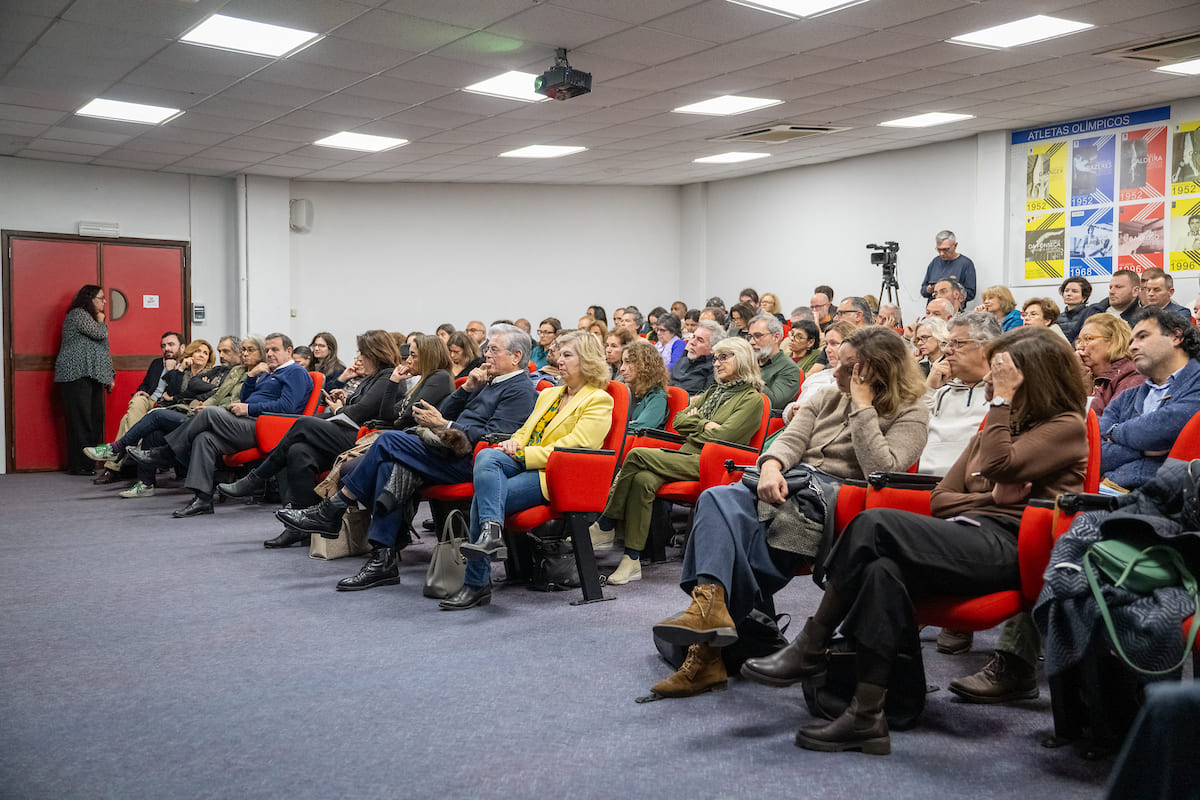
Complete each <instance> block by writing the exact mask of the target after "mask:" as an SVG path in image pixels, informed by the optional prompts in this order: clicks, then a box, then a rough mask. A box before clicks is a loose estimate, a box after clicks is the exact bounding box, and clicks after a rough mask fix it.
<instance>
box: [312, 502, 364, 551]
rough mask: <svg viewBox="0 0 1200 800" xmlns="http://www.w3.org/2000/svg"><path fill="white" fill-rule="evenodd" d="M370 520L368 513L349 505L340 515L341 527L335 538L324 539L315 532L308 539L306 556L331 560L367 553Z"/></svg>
mask: <svg viewBox="0 0 1200 800" xmlns="http://www.w3.org/2000/svg"><path fill="white" fill-rule="evenodd" d="M370 522H371V515H370V514H368V513H367V512H366V511H363V510H362V509H361V508H358V507H357V506H351V507H350V508H348V509H346V515H345V516H344V517H342V527H341V530H339V531H338V537H337V538H336V539H326V538H325V537H324V536H317V535H316V534H314V535H313V536H312V537H311V538H310V539H309V544H308V557H309V558H323V559H325V560H326V561H332V560H333V559H335V558H346V557H347V556H361V555H362V554H364V553H369V552H370V551H371V545H370V543H369V542H367V525H369V524H370Z"/></svg>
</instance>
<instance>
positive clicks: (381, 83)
mask: <svg viewBox="0 0 1200 800" xmlns="http://www.w3.org/2000/svg"><path fill="white" fill-rule="evenodd" d="M452 91H455V90H454V89H450V88H448V87H445V86H435V85H434V84H432V83H420V82H418V81H406V80H402V79H400V78H389V77H387V76H386V75H376V76H375V77H373V78H367V79H366V80H365V81H361V82H359V83H356V84H354V85H353V86H349V87H347V88H346V89H345V90H344V91H343V92H340V94H342V95H349V96H351V97H366V98H370V99H372V100H380V101H384V102H387V103H392V104H394V105H399V106H410V105H416V104H417V103H423V102H425V101H426V100H433V99H434V98H437V97H441V96H443V95H445V94H448V93H449V92H452Z"/></svg>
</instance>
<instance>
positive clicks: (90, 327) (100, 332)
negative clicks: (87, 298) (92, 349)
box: [71, 308, 108, 342]
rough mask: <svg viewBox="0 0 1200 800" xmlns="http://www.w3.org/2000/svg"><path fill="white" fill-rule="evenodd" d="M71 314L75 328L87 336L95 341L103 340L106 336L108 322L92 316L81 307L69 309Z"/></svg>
mask: <svg viewBox="0 0 1200 800" xmlns="http://www.w3.org/2000/svg"><path fill="white" fill-rule="evenodd" d="M75 312H79V313H75ZM71 315H72V321H73V322H74V323H75V328H76V330H78V331H79V332H80V333H82V334H83V335H84V336H86V337H87V338H89V339H92V340H93V341H97V342H103V341H104V340H105V339H107V338H108V323H106V322H101V321H100V320H98V319H96V318H94V317H93V316H92V315H91V314H89V313H87V312H86V311H84V310H83V309H82V308H74V309H71Z"/></svg>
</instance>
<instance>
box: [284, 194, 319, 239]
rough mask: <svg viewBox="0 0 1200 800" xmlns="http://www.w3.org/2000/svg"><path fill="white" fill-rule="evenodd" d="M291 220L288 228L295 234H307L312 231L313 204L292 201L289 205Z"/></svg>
mask: <svg viewBox="0 0 1200 800" xmlns="http://www.w3.org/2000/svg"><path fill="white" fill-rule="evenodd" d="M290 210H291V219H290V220H289V224H288V227H289V228H291V229H292V230H293V231H295V232H296V233H308V232H309V231H311V230H312V224H313V204H312V200H303V199H301V200H293V201H292V202H291V204H290Z"/></svg>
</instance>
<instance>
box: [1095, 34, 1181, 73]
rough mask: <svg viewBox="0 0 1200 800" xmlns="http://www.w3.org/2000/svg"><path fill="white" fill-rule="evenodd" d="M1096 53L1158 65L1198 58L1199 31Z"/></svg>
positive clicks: (1122, 59)
mask: <svg viewBox="0 0 1200 800" xmlns="http://www.w3.org/2000/svg"><path fill="white" fill-rule="evenodd" d="M1096 55H1099V56H1104V57H1106V58H1115V59H1119V60H1121V61H1133V62H1135V63H1138V64H1155V65H1159V66H1161V65H1163V64H1174V63H1177V62H1179V61H1191V60H1192V59H1193V58H1200V32H1192V33H1189V34H1187V35H1185V36H1173V37H1171V38H1170V39H1160V40H1159V41H1157V42H1150V43H1148V44H1138V45H1134V46H1133V47H1121V48H1118V49H1116V50H1109V51H1107V52H1104V53H1097V54H1096Z"/></svg>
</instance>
